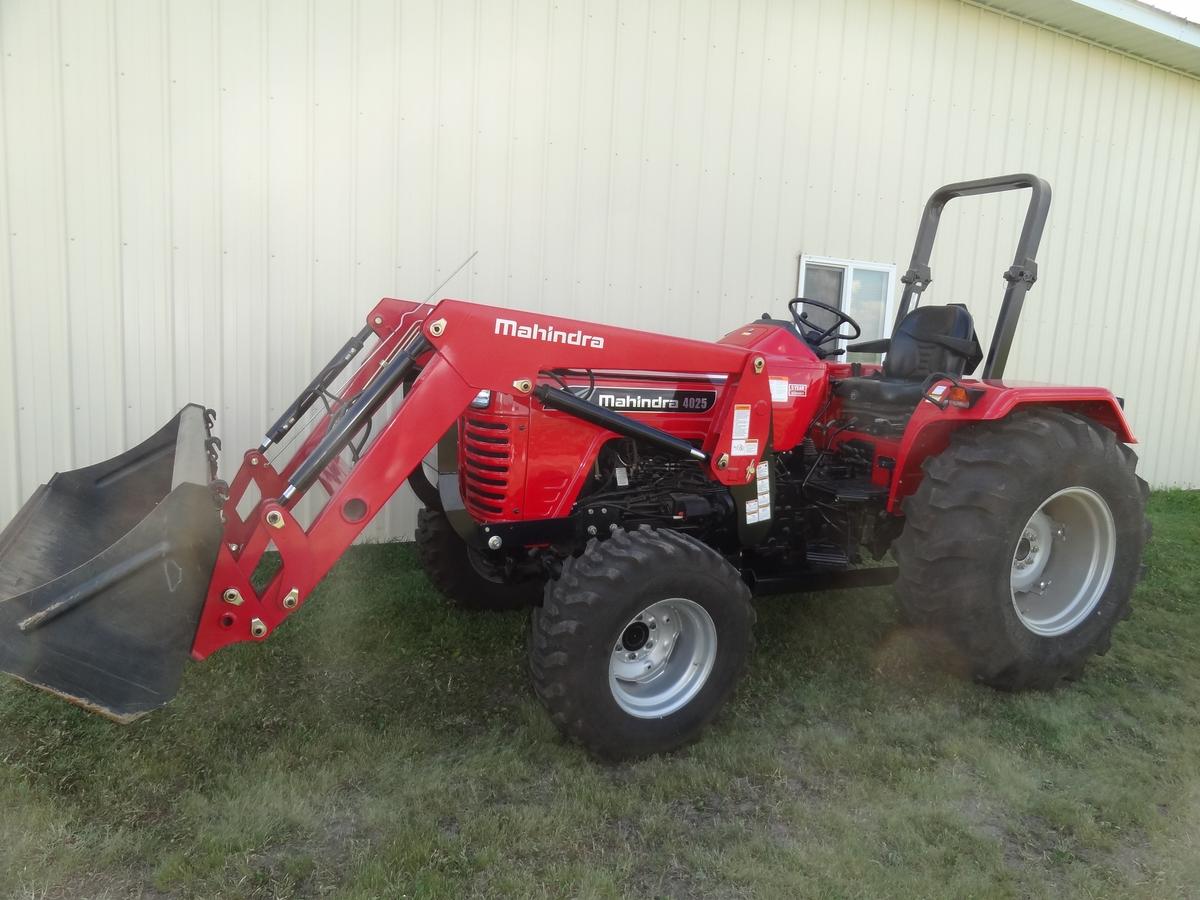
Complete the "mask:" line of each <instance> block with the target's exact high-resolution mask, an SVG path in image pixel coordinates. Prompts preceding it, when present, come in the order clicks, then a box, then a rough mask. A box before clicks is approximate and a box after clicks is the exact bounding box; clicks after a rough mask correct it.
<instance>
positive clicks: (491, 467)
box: [459, 416, 518, 521]
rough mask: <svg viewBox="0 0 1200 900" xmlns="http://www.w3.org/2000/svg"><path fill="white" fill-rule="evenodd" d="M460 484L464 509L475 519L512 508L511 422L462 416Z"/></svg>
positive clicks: (501, 515)
mask: <svg viewBox="0 0 1200 900" xmlns="http://www.w3.org/2000/svg"><path fill="white" fill-rule="evenodd" d="M459 459H460V462H461V465H460V475H461V477H460V484H461V486H462V495H463V502H464V503H465V504H466V506H467V510H468V511H469V512H470V513H471V515H472V516H473V517H474V518H475V519H478V520H482V521H488V520H491V519H501V518H505V517H506V514H510V513H511V511H512V510H513V509H514V506H513V503H514V501H515V495H516V492H517V488H518V485H515V484H514V481H515V479H514V478H513V474H514V473H513V471H512V468H513V442H512V433H511V426H510V425H509V422H508V421H507V420H505V419H502V418H494V419H493V418H484V417H483V416H466V417H464V418H463V419H461V420H460V424H459Z"/></svg>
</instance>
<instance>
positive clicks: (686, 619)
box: [608, 597, 717, 719]
mask: <svg viewBox="0 0 1200 900" xmlns="http://www.w3.org/2000/svg"><path fill="white" fill-rule="evenodd" d="M612 646H613V648H614V649H613V650H611V651H610V653H609V657H608V686H609V689H610V690H611V691H612V695H613V699H614V700H616V701H617V705H618V706H620V707H621V709H623V710H624V711H625V712H627V713H629V715H631V716H635V717H636V718H639V719H661V718H663V717H664V716H669V715H671V713H673V712H676V711H678V710H680V709H682V708H683V707H684V706H686V705H687V704H688V703H690V702H691V701H692V699H693V698H694V697H695V696H696V694H698V693H699V692H700V689H701V688H702V687H704V683H705V682H706V681H708V676H709V675H710V674H711V673H712V669H713V663H714V662H716V659H717V626H716V625H714V624H713V620H712V616H710V615H709V614H708V611H707V610H705V609H704V607H703V606H701V605H700V604H698V603H695V602H693V601H691V600H687V599H685V598H683V597H671V598H669V599H667V600H660V601H659V602H658V603H654V604H651V605H650V606H647V607H646V608H645V609H643V610H642V611H641V612H640V613H638V614H637V615H636V616H634V617H633V618H632V619H630V620H629V622H628V624H626V626H625V627H624V628H622V629H621V631H620V632H619V633H618V634H617V636H616V640H615V641H614V642H613V644H612Z"/></svg>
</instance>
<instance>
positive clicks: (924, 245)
mask: <svg viewBox="0 0 1200 900" xmlns="http://www.w3.org/2000/svg"><path fill="white" fill-rule="evenodd" d="M1022 188H1030V189H1031V190H1030V196H1029V208H1028V209H1027V210H1026V212H1025V224H1024V225H1023V226H1022V227H1021V237H1020V239H1019V240H1018V241H1017V250H1016V253H1015V254H1014V255H1013V264H1012V265H1011V266H1009V268H1008V270H1007V271H1006V272H1005V273H1004V280H1005V281H1006V282H1007V286H1006V287H1005V288H1004V300H1003V301H1002V302H1001V305H1000V316H999V318H997V319H996V330H995V331H994V332H993V333H992V340H991V343H990V344H989V345H988V351H987V361H986V362H985V363H984V366H983V377H984V378H985V379H986V378H1000V377H1001V376H1003V374H1004V366H1005V364H1006V363H1007V362H1008V351H1009V350H1010V349H1011V348H1012V342H1013V336H1014V335H1015V334H1016V331H1017V320H1018V319H1020V317H1021V306H1022V304H1024V302H1025V295H1026V294H1027V293H1029V289H1030V288H1031V287H1033V283H1034V282H1035V281H1036V280H1037V261H1036V257H1037V250H1038V245H1039V244H1040V243H1041V241H1042V229H1043V228H1045V226H1046V214H1047V213H1048V212H1049V211H1050V184H1049V183H1048V182H1047V181H1046V180H1045V179H1044V178H1039V177H1038V176H1036V175H1029V174H1026V173H1022V174H1018V175H998V176H996V177H995V178H979V179H976V180H974V181H960V182H958V183H957V184H948V185H946V186H945V187H940V188H938V189H937V190H936V191H934V192H933V195H932V196H931V197H930V198H929V201H928V202H927V203H926V204H925V212H924V213H923V214H922V216H921V227H920V228H919V229H918V230H917V243H916V246H914V247H913V253H912V260H911V261H910V262H909V264H908V271H907V272H905V273H904V276H903V277H902V278H901V279H900V280H901V281H902V282H903V283H904V293H903V294H902V295H901V297H900V309H899V311H898V312H897V313H896V321H895V323H894V324H893V326H892V333H893V334H894V333H895V329H896V328H897V327H898V326H899V325H900V322H901V320H902V319H903V318H904V316H905V315H906V314H907V313H908V310H909V307H910V306H911V305H913V302H914V298H919V296H920V294H921V292H922V291H924V290H925V288H927V287H929V283H930V282H931V281H932V280H933V277H932V275H931V274H930V271H929V257H930V254H931V253H932V252H933V239H934V238H935V237H936V236H937V228H938V221H939V220H940V219H941V216H942V208H943V207H944V206H945V205H946V204H947V203H949V202H950V201H951V200H953V199H954V198H955V197H970V196H972V195H974V194H997V193H1000V192H1001V191H1016V190H1020V189H1022Z"/></svg>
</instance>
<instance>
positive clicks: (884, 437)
mask: <svg viewBox="0 0 1200 900" xmlns="http://www.w3.org/2000/svg"><path fill="white" fill-rule="evenodd" d="M1018 189H1028V190H1029V192H1030V193H1029V206H1028V209H1027V211H1026V213H1025V217H1024V225H1023V228H1022V230H1021V234H1020V239H1019V241H1018V244H1017V250H1016V255H1015V259H1014V261H1013V264H1012V266H1011V267H1010V268H1009V269H1008V270H1007V271H1006V272H1005V273H1004V280H1005V282H1006V285H1005V289H1004V298H1003V302H1002V305H1001V306H1000V310H999V315H998V319H997V322H996V325H995V331H994V333H993V334H992V337H991V341H990V343H989V345H988V347H987V351H986V355H985V353H984V350H983V348H982V347H981V345H980V342H979V339H978V337H977V335H976V331H975V324H974V321H973V319H972V316H971V313H970V311H969V310H968V309H967V307H966V306H964V305H962V304H960V303H945V304H943V305H930V304H926V305H922V304H921V303H920V301H921V299H922V296H923V294H924V292H925V290H926V288H928V287H929V285H930V283H931V273H930V268H929V259H930V253H931V250H932V247H933V242H934V237H935V235H936V232H937V228H938V220H939V217H940V215H941V213H942V210H943V208H944V206H945V205H946V203H947V202H948V201H950V200H951V199H953V198H957V197H964V196H968V195H977V194H984V193H990V192H997V191H1011V190H1018ZM1049 205H1050V187H1049V185H1048V184H1047V183H1046V182H1045V181H1043V180H1042V179H1041V178H1038V177H1036V176H1033V175H1013V176H1006V177H998V178H988V179H982V180H978V181H968V182H963V183H959V184H951V185H947V186H946V187H943V188H941V189H939V190H938V191H936V192H935V193H934V194H933V195H932V197H931V198H930V199H929V201H928V203H927V204H926V206H925V209H924V213H923V218H922V220H921V223H920V227H919V230H918V233H917V240H916V247H915V249H914V251H913V254H912V261H911V264H910V266H909V268H908V271H907V273H906V274H905V275H904V276H903V278H902V282H903V285H904V287H903V293H902V296H901V298H900V301H899V308H898V312H897V315H896V319H895V323H894V325H893V328H892V331H891V336H890V337H888V338H885V339H882V340H870V341H866V342H859V343H854V341H855V340H856V339H857V338H859V337H860V333H861V329H860V327H859V325H858V323H856V322H855V321H854V319H852V318H851V317H850V316H849V315H848V314H847V313H846V311H845V310H843V309H839V308H838V307H836V306H834V305H829V304H826V303H823V302H819V301H817V300H815V299H809V298H805V297H797V298H796V299H794V300H792V301H791V302H790V303H788V305H787V311H788V313H789V315H786V316H784V317H782V318H775V317H773V316H771V315H768V314H764V315H763V317H762V318H761V319H758V320H755V321H752V322H750V323H748V324H746V325H744V326H742V327H741V328H737V329H735V330H734V331H732V332H730V333H729V334H727V335H725V336H724V337H723V338H721V339H720V340H718V341H716V342H715V343H706V342H702V341H696V340H687V339H683V338H678V337H669V336H665V335H660V334H650V333H645V332H641V331H634V330H629V329H624V328H614V327H610V326H608V325H598V324H592V323H587V322H581V321H575V320H571V319H566V318H559V317H557V316H552V315H543V314H541V313H536V314H535V313H527V312H518V311H516V310H512V309H507V308H495V307H490V306H482V305H477V304H474V303H467V302H463V301H460V300H442V301H441V302H438V303H427V302H414V301H405V300H392V299H385V300H382V301H380V302H379V304H378V305H376V306H375V308H374V309H373V310H372V311H371V312H370V314H369V315H368V316H367V321H366V325H365V327H363V328H362V330H361V331H359V332H358V333H357V334H356V335H354V336H353V337H352V338H350V340H349V341H348V342H347V343H346V344H345V346H343V347H342V348H341V350H339V351H338V353H337V354H336V355H335V356H334V358H333V359H332V360H331V361H330V362H329V363H328V365H326V366H325V367H324V368H323V369H322V370H321V371H320V372H319V373H318V374H317V375H316V377H315V378H314V379H313V380H312V382H311V383H310V384H309V385H308V386H307V387H305V388H304V390H303V391H302V392H301V393H300V395H299V396H298V397H297V398H296V399H295V401H294V402H293V403H292V404H291V405H290V406H289V407H288V408H287V409H286V410H284V411H283V413H282V415H281V416H280V417H279V419H278V421H276V422H275V424H273V425H272V426H271V427H270V428H269V429H267V431H266V433H265V436H264V437H263V439H262V442H261V444H260V445H259V446H257V447H255V448H253V449H251V450H249V451H248V452H246V453H245V454H244V455H243V456H242V459H241V464H240V466H239V467H238V468H237V471H236V472H234V473H233V474H232V477H231V478H230V479H229V480H228V481H225V480H221V479H218V478H217V455H218V454H217V451H218V449H219V448H220V443H219V441H218V439H217V438H215V437H213V436H212V434H211V432H212V429H213V425H214V414H213V412H212V411H211V410H207V409H205V408H204V407H203V406H198V405H190V406H186V407H184V408H183V409H182V410H181V411H180V412H179V413H178V414H177V415H176V416H175V417H174V418H173V419H172V420H171V421H170V422H169V423H167V425H166V426H164V427H163V428H162V429H161V430H160V431H159V432H158V433H157V434H155V435H153V436H152V437H150V438H149V439H147V440H146V441H145V442H144V443H142V444H140V445H139V446H137V447H135V448H133V449H132V450H129V451H127V452H125V453H123V454H121V455H120V456H117V457H115V458H114V459H111V460H108V461H107V462H101V463H99V464H97V465H93V466H89V467H87V468H84V469H78V470H75V471H71V472H66V473H61V474H57V475H55V476H54V477H53V478H52V479H51V480H50V481H49V482H48V483H47V484H45V485H43V486H42V487H40V488H39V489H38V490H37V491H36V493H34V495H33V496H32V498H30V500H29V501H28V502H27V503H26V504H25V505H24V507H23V508H22V509H21V510H20V511H19V512H18V514H17V516H16V518H15V519H14V520H13V521H12V523H11V524H9V526H8V527H7V528H6V529H5V530H4V531H3V533H0V668H3V669H4V670H5V671H7V672H10V673H11V674H13V675H15V676H17V677H18V678H20V679H23V680H24V681H26V682H28V683H30V684H32V685H35V686H37V687H40V688H43V689H46V690H49V691H52V692H54V693H56V694H59V695H61V696H62V697H65V698H66V699H68V700H70V701H72V702H74V703H77V704H79V705H81V706H84V707H86V708H88V709H90V710H93V711H95V712H99V713H102V714H104V715H106V716H109V717H111V718H113V719H116V720H118V721H121V722H128V721H131V720H133V719H136V718H137V717H139V716H142V715H144V714H146V713H148V712H149V711H151V710H153V709H155V708H156V707H160V706H162V705H163V704H165V703H166V702H167V701H169V700H170V699H171V697H172V696H173V695H174V693H175V692H176V689H177V687H178V685H179V681H180V677H181V673H182V669H183V666H184V663H185V661H186V660H187V659H188V658H189V657H190V658H191V659H194V660H202V659H204V658H205V657H207V656H209V655H210V654H212V653H215V652H216V651H218V650H220V649H221V648H223V647H227V646H228V645H230V644H235V643H238V642H240V641H264V640H266V639H268V638H269V637H270V636H271V635H272V634H273V633H274V632H275V631H277V630H278V629H280V628H281V627H282V626H283V624H284V623H285V622H286V620H287V619H288V618H289V617H290V616H292V615H295V614H297V613H298V612H299V611H300V610H301V609H302V608H303V606H304V604H305V603H306V602H307V601H308V599H309V597H311V596H312V595H313V592H314V590H315V589H316V588H317V585H318V584H319V583H320V582H321V579H322V578H323V577H324V576H325V574H326V573H327V572H328V571H329V569H330V567H331V566H332V565H333V564H334V563H335V562H336V561H337V560H338V558H339V557H340V556H341V555H342V554H343V553H344V552H345V551H346V549H347V548H348V547H349V546H350V545H351V544H352V543H353V542H354V540H355V539H356V538H357V537H358V536H359V534H360V533H361V532H362V530H363V528H364V527H366V525H367V524H368V523H369V522H370V521H371V519H372V517H373V516H375V515H376V514H378V512H379V511H380V509H381V508H382V507H383V505H384V504H385V502H386V501H387V500H388V499H389V498H390V497H391V496H392V495H393V494H395V493H396V491H397V490H398V489H399V488H400V486H401V485H402V484H404V483H405V482H407V483H408V484H410V485H411V487H412V489H413V491H414V492H415V494H416V496H417V497H418V498H419V499H420V501H421V502H422V504H423V506H424V508H423V509H422V510H421V511H420V513H419V517H418V523H417V530H416V544H417V548H418V551H419V557H420V560H421V562H422V564H423V566H424V568H425V570H426V572H427V573H428V576H429V580H430V581H431V582H432V584H433V585H434V586H436V587H437V588H438V589H439V590H440V591H441V592H442V593H443V594H444V595H445V596H446V597H448V598H449V599H450V600H451V601H452V602H454V603H456V604H458V605H459V606H461V607H463V608H466V609H470V610H481V609H511V608H521V607H529V608H531V610H532V611H531V622H530V629H529V641H528V653H529V669H530V672H531V673H532V680H533V688H534V691H535V692H536V694H537V696H538V698H539V699H540V700H541V702H542V703H543V704H544V705H545V707H546V709H547V710H548V711H549V713H550V715H551V717H552V718H553V720H554V723H555V724H556V725H557V726H558V728H559V729H560V730H561V731H562V732H563V733H564V734H565V735H567V736H568V737H570V738H572V739H574V740H576V741H578V742H580V743H582V744H583V745H584V746H586V747H587V748H589V749H590V750H591V751H592V752H594V753H596V754H598V755H600V756H603V757H609V758H621V757H636V756H643V755H646V754H652V753H657V752H662V751H668V750H671V749H674V748H676V747H679V746H681V745H683V744H685V743H686V742H688V741H690V740H692V739H694V738H695V737H696V736H697V735H698V734H699V733H700V732H701V731H702V729H703V728H704V727H705V725H706V724H707V723H708V722H709V721H710V720H711V719H712V718H713V716H714V715H715V714H716V713H717V712H718V711H719V710H720V708H721V706H722V704H723V703H725V701H726V700H727V698H728V697H729V696H730V693H731V692H732V691H733V689H734V686H735V685H736V683H737V681H738V678H739V677H740V676H741V674H742V672H743V670H744V668H745V666H746V662H747V657H748V655H749V653H750V651H751V648H752V645H753V626H754V621H755V614H754V606H753V603H752V600H753V598H754V597H755V596H761V595H766V594H772V593H795V592H800V591H811V590H825V589H830V588H835V587H846V586H867V585H884V584H892V583H894V590H895V596H896V600H897V603H898V606H899V610H900V618H901V622H902V623H903V625H904V627H908V628H911V629H912V632H913V634H915V635H917V636H919V637H920V638H921V639H922V640H924V641H925V642H926V644H925V646H927V647H928V651H927V652H928V653H929V654H930V656H931V657H933V656H934V654H937V658H938V659H941V660H950V661H951V662H952V663H953V664H954V665H955V667H956V668H958V669H959V670H960V671H965V672H966V673H969V675H970V676H971V677H972V678H974V679H975V680H977V681H979V682H982V683H985V684H988V685H991V686H993V687H996V688H1000V689H1003V690H1020V689H1027V688H1050V687H1052V686H1054V685H1056V684H1057V683H1058V682H1060V681H1062V680H1064V679H1068V680H1069V679H1074V678H1075V677H1077V676H1078V675H1079V674H1080V672H1081V670H1082V669H1083V667H1084V665H1085V663H1086V662H1087V661H1088V659H1089V658H1090V657H1092V656H1093V655H1094V654H1098V653H1103V652H1105V651H1106V650H1107V649H1108V647H1109V643H1110V638H1111V635H1112V632H1113V628H1114V626H1115V625H1116V624H1117V623H1118V622H1120V621H1121V620H1122V619H1124V618H1125V617H1126V616H1127V615H1128V614H1129V609H1130V596H1131V594H1132V593H1133V591H1134V587H1135V584H1136V582H1137V580H1138V578H1139V576H1140V573H1141V557H1142V550H1143V546H1144V544H1145V542H1146V540H1147V538H1148V535H1149V528H1148V526H1147V524H1146V521H1145V515H1144V513H1145V504H1146V497H1147V488H1146V483H1145V482H1144V481H1142V480H1141V479H1140V478H1139V477H1138V476H1137V474H1136V473H1135V471H1134V469H1135V465H1136V457H1135V455H1134V453H1133V452H1132V451H1131V450H1130V449H1129V446H1128V445H1129V444H1131V443H1134V436H1133V434H1132V432H1131V431H1130V428H1129V425H1128V423H1127V421H1126V419H1125V415H1124V413H1123V409H1122V407H1123V401H1121V400H1119V399H1118V398H1116V397H1114V396H1113V394H1112V393H1110V392H1109V391H1108V390H1106V389H1104V388H1099V387H1057V386H1049V385H1039V384H1022V383H1010V382H1007V381H1005V380H1004V379H1003V375H1004V369H1005V364H1006V362H1007V360H1008V356H1009V350H1010V348H1011V346H1012V342H1013V336H1014V333H1015V331H1016V328H1017V321H1018V317H1019V316H1020V314H1021V306H1022V303H1023V301H1024V299H1025V296H1026V294H1027V292H1028V291H1029V289H1030V288H1031V286H1032V285H1033V283H1034V281H1035V278H1036V276H1037V266H1036V263H1035V255H1036V251H1037V247H1038V244H1039V242H1040V239H1041V235H1042V230H1043V226H1044V224H1045V220H1046V214H1047V210H1048V208H1049ZM847 342H849V343H848V345H847ZM847 351H849V352H850V353H854V354H859V355H867V354H872V355H874V356H872V357H870V358H875V359H881V363H878V364H876V363H867V362H850V361H848V360H847V359H846V357H845V356H844V354H845V353H846V352H847ZM981 363H982V366H983V368H982V371H981V372H980V374H979V375H978V376H976V369H977V368H978V367H979V366H980V364H981ZM289 442H291V443H290V444H289ZM285 445H286V446H287V447H288V448H294V452H280V451H281V449H282V448H284V447H285ZM305 497H308V498H309V501H308V502H307V503H305V504H304V505H303V506H301V505H300V504H301V500H302V499H303V498H305ZM264 558H267V559H268V560H269V561H270V564H269V565H264Z"/></svg>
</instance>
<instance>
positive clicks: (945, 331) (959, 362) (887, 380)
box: [834, 303, 983, 406]
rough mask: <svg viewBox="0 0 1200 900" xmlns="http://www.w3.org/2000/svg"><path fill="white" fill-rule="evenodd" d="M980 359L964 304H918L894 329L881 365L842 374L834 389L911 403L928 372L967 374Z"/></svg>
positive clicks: (860, 399)
mask: <svg viewBox="0 0 1200 900" xmlns="http://www.w3.org/2000/svg"><path fill="white" fill-rule="evenodd" d="M981 359H983V350H982V348H980V346H979V338H978V337H977V336H976V334H975V323H974V320H972V318H971V314H970V313H969V312H967V308H966V307H965V306H963V305H962V304H961V303H951V304H949V305H947V306H920V307H917V308H916V309H914V310H913V311H912V312H910V313H909V314H908V315H906V316H905V317H904V319H903V321H901V322H900V326H899V327H898V328H897V329H896V333H895V334H894V335H892V339H891V342H890V345H889V347H888V352H887V356H885V357H884V359H883V369H882V371H880V372H877V373H875V374H874V375H866V376H861V377H858V378H844V379H842V380H841V381H840V382H839V383H838V385H837V386H836V387H835V388H834V393H836V394H837V395H838V396H839V397H842V398H844V399H845V400H846V401H847V402H848V403H865V404H869V405H876V404H883V405H887V406H892V405H896V406H900V405H906V406H915V405H916V404H917V402H918V401H919V400H920V399H921V388H922V387H923V385H924V383H925V379H927V378H928V377H929V376H930V375H932V374H934V373H935V372H944V373H946V374H947V375H953V376H955V377H959V376H961V375H963V374H968V375H969V374H970V373H971V372H974V371H975V367H976V366H978V365H979V361H980V360H981Z"/></svg>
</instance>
